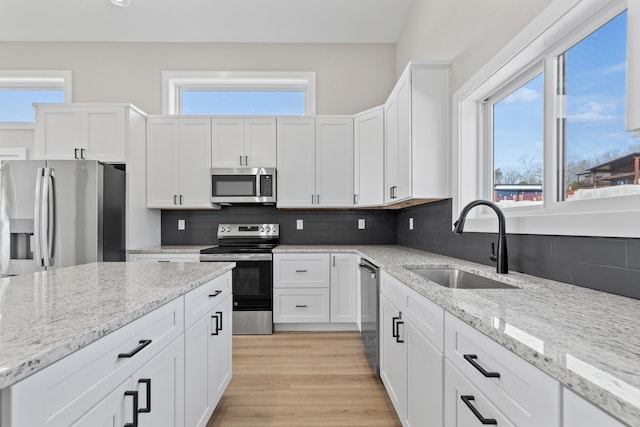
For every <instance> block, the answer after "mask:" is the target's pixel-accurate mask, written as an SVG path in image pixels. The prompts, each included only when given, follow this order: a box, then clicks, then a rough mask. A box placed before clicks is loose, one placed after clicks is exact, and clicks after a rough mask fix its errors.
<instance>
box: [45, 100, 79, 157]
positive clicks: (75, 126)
mask: <svg viewBox="0 0 640 427" xmlns="http://www.w3.org/2000/svg"><path fill="white" fill-rule="evenodd" d="M35 139H36V140H35V147H34V159H46V160H73V159H74V158H78V156H79V152H78V150H79V149H80V147H81V146H82V145H83V143H82V113H81V111H80V110H79V109H78V108H76V107H56V108H55V109H53V108H45V107H36V129H35Z"/></svg>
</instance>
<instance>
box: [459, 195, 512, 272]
mask: <svg viewBox="0 0 640 427" xmlns="http://www.w3.org/2000/svg"><path fill="white" fill-rule="evenodd" d="M478 205H484V206H489V207H490V208H491V209H493V210H494V211H495V212H496V215H498V254H497V255H496V254H495V252H494V244H493V243H491V255H490V256H489V259H491V261H497V264H496V270H497V272H498V273H500V274H507V273H508V272H509V259H508V257H507V235H506V233H505V218H504V214H503V213H502V210H500V208H499V207H498V206H497V205H496V204H495V203H492V202H490V201H488V200H474V201H473V202H470V203H469V204H468V205H467V206H465V207H464V208H463V209H462V212H460V217H459V218H458V220H457V221H456V222H454V223H453V226H454V228H453V232H454V233H456V234H462V230H463V229H464V221H465V219H466V218H467V214H468V213H469V211H470V210H471V209H473V208H474V207H476V206H478Z"/></svg>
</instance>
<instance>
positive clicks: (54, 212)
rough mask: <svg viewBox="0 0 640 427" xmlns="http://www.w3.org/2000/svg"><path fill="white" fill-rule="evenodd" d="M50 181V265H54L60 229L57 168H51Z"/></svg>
mask: <svg viewBox="0 0 640 427" xmlns="http://www.w3.org/2000/svg"><path fill="white" fill-rule="evenodd" d="M47 179H48V180H49V181H50V182H51V187H50V190H49V194H50V196H51V197H50V200H51V204H50V205H49V210H50V212H51V216H49V215H47V216H49V218H50V219H51V222H50V223H49V227H50V228H49V230H48V231H49V235H48V241H49V248H48V251H49V259H50V262H49V265H53V264H54V260H55V257H56V238H57V236H56V230H57V229H58V206H57V205H56V199H57V198H56V173H55V170H54V169H53V168H49V176H48V178H47Z"/></svg>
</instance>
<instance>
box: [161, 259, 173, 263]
mask: <svg viewBox="0 0 640 427" xmlns="http://www.w3.org/2000/svg"><path fill="white" fill-rule="evenodd" d="M158 262H171V261H169V260H168V259H159V260H158Z"/></svg>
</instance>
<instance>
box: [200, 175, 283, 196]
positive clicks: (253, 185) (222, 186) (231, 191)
mask: <svg viewBox="0 0 640 427" xmlns="http://www.w3.org/2000/svg"><path fill="white" fill-rule="evenodd" d="M275 202H276V170H275V168H212V169H211V203H217V204H233V203H267V204H271V203H275Z"/></svg>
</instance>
